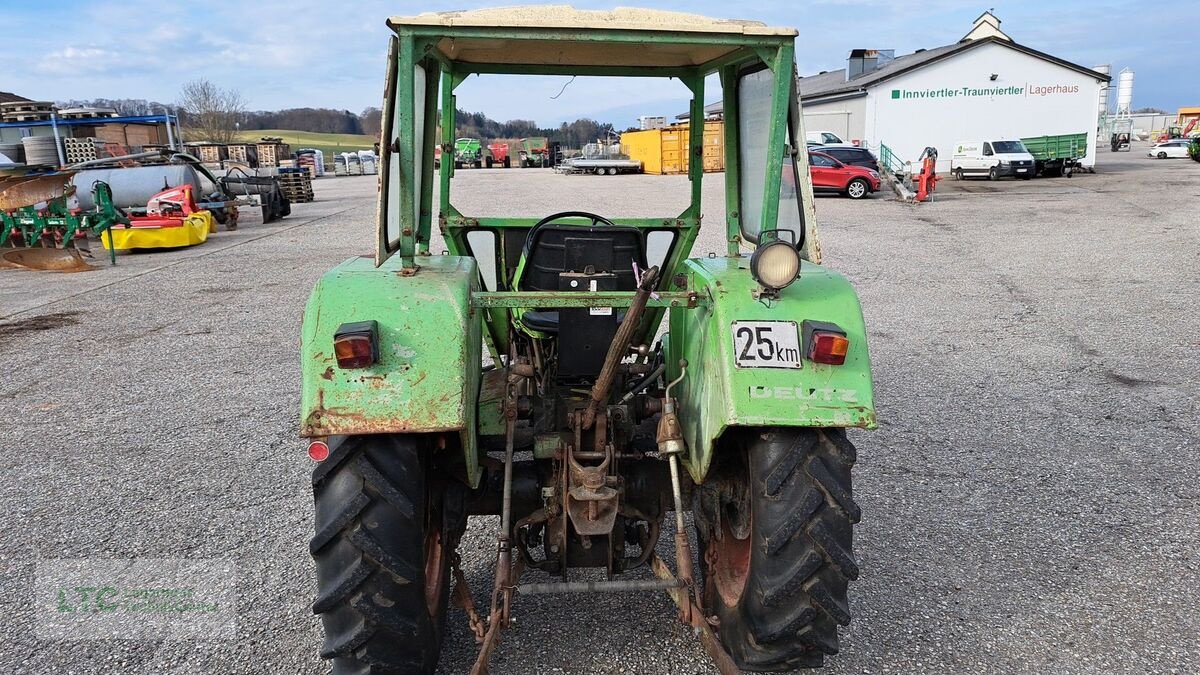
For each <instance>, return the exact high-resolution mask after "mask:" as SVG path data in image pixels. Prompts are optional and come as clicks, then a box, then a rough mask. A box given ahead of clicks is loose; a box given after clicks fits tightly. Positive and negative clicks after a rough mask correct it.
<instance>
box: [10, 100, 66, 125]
mask: <svg viewBox="0 0 1200 675" xmlns="http://www.w3.org/2000/svg"><path fill="white" fill-rule="evenodd" d="M52 112H54V104H53V103H51V102H49V101H13V102H11V103H0V121H4V122H45V121H46V120H48V119H50V114H51V113H52Z"/></svg>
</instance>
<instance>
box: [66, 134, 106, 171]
mask: <svg viewBox="0 0 1200 675" xmlns="http://www.w3.org/2000/svg"><path fill="white" fill-rule="evenodd" d="M63 154H64V155H65V156H66V158H67V164H68V165H70V164H79V163H80V162H90V161H93V160H95V159H96V158H97V157H99V155H98V154H97V152H96V139H94V138H64V139H63Z"/></svg>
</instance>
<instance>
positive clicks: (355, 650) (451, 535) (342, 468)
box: [309, 436, 466, 675]
mask: <svg viewBox="0 0 1200 675" xmlns="http://www.w3.org/2000/svg"><path fill="white" fill-rule="evenodd" d="M312 482H313V495H314V499H315V503H316V517H315V522H314V525H315V529H316V536H314V537H313V539H312V543H311V544H310V546H309V549H310V551H311V552H312V556H313V558H314V560H315V561H316V567H317V598H316V600H315V601H314V602H313V613H314V614H318V615H320V616H321V623H322V624H323V625H324V628H325V642H324V643H323V644H322V646H321V656H322V657H323V658H326V659H332V660H333V673H334V675H342V674H347V675H348V674H350V673H355V674H359V673H371V674H373V675H384V674H387V675H391V674H393V673H397V674H398V673H432V672H433V671H434V668H435V667H436V666H437V661H438V654H439V652H440V651H441V647H442V633H443V628H444V625H445V615H446V602H447V598H448V590H449V587H450V579H449V577H450V572H449V571H450V557H451V555H452V554H453V552H454V546H455V542H456V541H457V539H458V537H459V535H460V534H461V527H462V525H460V522H461V523H462V524H465V522H466V521H465V518H463V517H462V516H461V513H462V509H461V508H460V507H459V506H457V504H458V502H457V501H456V500H455V499H451V498H449V497H447V495H449V494H454V495H458V494H461V492H459V491H456V490H454V489H449V490H448V489H447V488H453V485H452V484H449V483H442V482H440V481H439V480H436V479H435V472H434V471H433V470H432V468H431V460H430V449H429V447H428V445H427V444H426V443H425V442H424V439H423V438H421V437H419V436H354V437H350V438H347V439H346V440H345V442H343V443H342V444H341V445H340V446H338V447H337V448H335V449H334V450H333V451H332V453H331V454H330V456H329V458H328V459H326V460H325V461H324V462H322V463H321V464H318V465H317V468H316V469H315V470H314V471H313V476H312Z"/></svg>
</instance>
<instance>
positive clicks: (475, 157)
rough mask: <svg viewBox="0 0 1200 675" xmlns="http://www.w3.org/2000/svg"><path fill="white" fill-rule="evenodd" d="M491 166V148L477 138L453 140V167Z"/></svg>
mask: <svg viewBox="0 0 1200 675" xmlns="http://www.w3.org/2000/svg"><path fill="white" fill-rule="evenodd" d="M485 164H486V166H487V167H488V168H489V169H490V168H491V167H492V151H491V148H490V147H488V146H486V145H484V144H483V142H482V141H480V140H479V139H478V138H460V139H458V140H457V141H455V142H454V168H456V169H464V168H476V169H482V168H483V167H484V165H485Z"/></svg>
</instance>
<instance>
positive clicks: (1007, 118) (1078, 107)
mask: <svg viewBox="0 0 1200 675" xmlns="http://www.w3.org/2000/svg"><path fill="white" fill-rule="evenodd" d="M992 74H995V75H996V79H995V80H992V79H991V75H992ZM1099 96H1100V82H1099V81H1097V80H1096V79H1094V78H1092V77H1090V76H1088V75H1085V74H1083V73H1080V72H1077V71H1074V70H1070V69H1067V68H1063V67H1061V66H1058V65H1055V64H1053V63H1050V62H1048V61H1043V60H1042V59H1038V58H1035V57H1033V56H1029V55H1027V54H1023V53H1021V52H1018V51H1015V50H1013V49H1009V48H1008V47H1005V46H1002V45H999V44H989V45H984V46H982V47H977V48H975V49H972V50H969V51H967V52H964V53H962V54H959V55H957V56H953V57H951V58H949V59H946V60H945V61H941V62H938V63H935V64H931V65H929V66H926V67H924V68H921V69H920V70H916V71H913V72H912V73H908V74H906V75H902V76H900V77H897V78H893V79H890V80H887V81H886V82H882V83H880V84H879V85H877V86H875V87H873V88H871V89H870V90H868V96H867V101H866V106H865V119H866V128H865V132H864V136H865V139H866V140H867V141H868V142H869V144H870V146H871V147H872V148H874V147H877V145H878V144H879V143H880V142H882V143H885V144H886V145H887V146H888V147H890V148H891V149H892V151H893V152H895V153H896V155H897V157H899V158H900V159H902V160H906V161H916V159H917V158H918V157H919V156H920V154H921V151H922V150H924V148H925V147H926V146H933V147H936V148H937V149H938V170H939V171H948V170H949V168H950V155H951V154H952V152H953V146H954V144H955V143H957V142H958V141H964V140H981V141H982V140H996V139H1015V138H1022V137H1029V136H1043V135H1057V134H1069V133H1083V132H1087V134H1088V154H1087V157H1086V158H1085V159H1084V160H1083V163H1084V165H1085V166H1091V165H1093V164H1094V163H1095V161H1096V125H1097V116H1098V115H1097V110H1096V100H1097V99H1098V98H1099Z"/></svg>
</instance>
